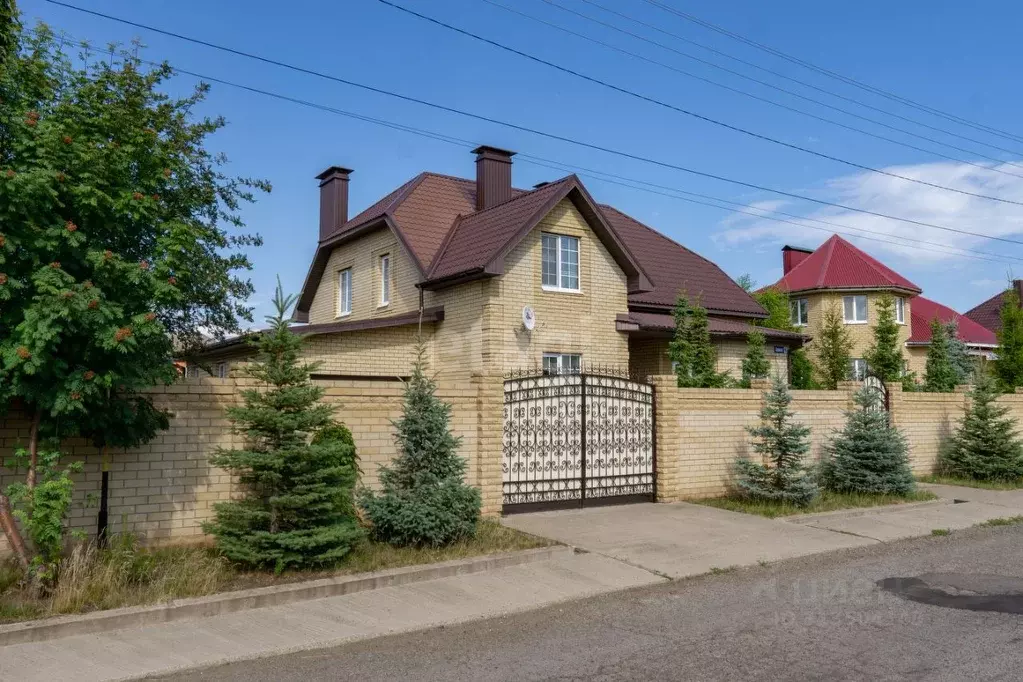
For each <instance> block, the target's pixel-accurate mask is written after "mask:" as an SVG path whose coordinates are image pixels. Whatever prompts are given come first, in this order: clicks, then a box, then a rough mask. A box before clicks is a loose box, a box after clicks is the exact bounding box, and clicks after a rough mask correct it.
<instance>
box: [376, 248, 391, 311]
mask: <svg viewBox="0 0 1023 682" xmlns="http://www.w3.org/2000/svg"><path fill="white" fill-rule="evenodd" d="M379 267H380V305H379V307H381V308H383V307H384V306H386V305H388V304H389V303H390V302H391V254H389V253H385V254H384V255H382V256H380V266H379Z"/></svg>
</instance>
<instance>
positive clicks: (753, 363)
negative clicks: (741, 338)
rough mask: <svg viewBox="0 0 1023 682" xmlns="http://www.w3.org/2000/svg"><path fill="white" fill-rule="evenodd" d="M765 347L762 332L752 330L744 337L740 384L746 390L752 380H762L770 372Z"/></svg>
mask: <svg viewBox="0 0 1023 682" xmlns="http://www.w3.org/2000/svg"><path fill="white" fill-rule="evenodd" d="M765 345H766V341H765V339H764V333H763V332H762V331H759V330H756V329H754V330H753V331H751V332H750V333H749V334H747V335H746V347H747V350H746V357H744V358H743V359H742V384H743V386H745V387H746V388H749V386H750V383H751V382H752V381H753V380H754V379H763V378H764V377H766V376H767V375H768V374H770V372H771V364H770V363H769V362H768V361H767V354H766V351H765Z"/></svg>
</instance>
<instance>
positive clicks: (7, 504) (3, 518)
mask: <svg viewBox="0 0 1023 682" xmlns="http://www.w3.org/2000/svg"><path fill="white" fill-rule="evenodd" d="M0 528H2V529H3V531H4V535H5V536H7V544H9V545H10V546H11V551H12V552H14V555H15V556H16V557H18V563H20V564H21V567H22V568H23V569H25V570H26V571H27V570H28V550H27V549H25V541H24V540H23V539H22V537H21V531H19V530H18V525H17V523H16V522H15V521H14V515H13V514H12V513H11V501H10V500H8V499H7V496H6V495H4V494H3V493H2V492H0Z"/></svg>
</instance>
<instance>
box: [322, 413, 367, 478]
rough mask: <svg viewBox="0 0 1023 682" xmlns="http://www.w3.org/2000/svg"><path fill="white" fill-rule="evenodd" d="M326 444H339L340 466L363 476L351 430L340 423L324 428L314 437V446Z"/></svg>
mask: <svg viewBox="0 0 1023 682" xmlns="http://www.w3.org/2000/svg"><path fill="white" fill-rule="evenodd" d="M325 443H327V444H329V443H337V444H339V445H340V446H341V449H340V450H339V453H341V457H340V459H339V460H338V461H339V462H340V464H341V465H342V466H350V467H352V469H354V470H355V473H357V474H359V475H360V476H361V475H362V468H361V467H360V466H359V453H358V452H357V451H356V449H355V436H353V435H352V431H351V429H349V428H348V427H347V426H346V425H345V424H342V423H340V422H335V423H332V424H328V425H327V426H324V427H323V428H322V429H320V430H319V431H317V432H316V434H315V435H314V436H313V442H312V444H313V445H323V444H325Z"/></svg>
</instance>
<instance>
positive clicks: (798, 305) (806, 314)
mask: <svg viewBox="0 0 1023 682" xmlns="http://www.w3.org/2000/svg"><path fill="white" fill-rule="evenodd" d="M789 320H790V321H791V322H792V326H794V327H805V326H807V324H809V322H810V301H809V300H807V299H805V298H796V299H793V300H791V301H789Z"/></svg>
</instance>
